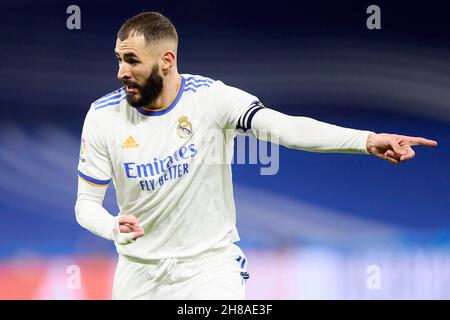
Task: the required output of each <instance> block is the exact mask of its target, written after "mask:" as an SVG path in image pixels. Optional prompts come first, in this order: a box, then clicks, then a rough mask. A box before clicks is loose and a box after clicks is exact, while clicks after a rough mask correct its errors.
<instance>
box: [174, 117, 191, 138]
mask: <svg viewBox="0 0 450 320" xmlns="http://www.w3.org/2000/svg"><path fill="white" fill-rule="evenodd" d="M177 133H178V136H179V137H180V138H189V137H190V136H191V135H192V123H190V122H189V120H188V118H187V116H182V117H180V118H178V126H177Z"/></svg>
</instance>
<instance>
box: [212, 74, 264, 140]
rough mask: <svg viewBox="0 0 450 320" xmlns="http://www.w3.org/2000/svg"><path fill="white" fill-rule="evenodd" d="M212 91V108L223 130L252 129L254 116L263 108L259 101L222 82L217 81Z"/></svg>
mask: <svg viewBox="0 0 450 320" xmlns="http://www.w3.org/2000/svg"><path fill="white" fill-rule="evenodd" d="M212 89H213V90H211V93H212V95H213V96H212V97H211V99H212V101H213V105H212V108H213V110H214V112H215V116H216V120H217V123H218V124H219V126H220V127H221V128H222V129H233V130H238V129H241V130H243V131H244V132H245V131H246V130H248V129H250V128H251V119H252V118H253V116H254V114H255V113H256V112H257V111H258V110H259V109H261V108H263V105H262V104H261V103H260V102H259V99H258V98H257V97H255V96H254V95H251V94H250V93H247V92H245V91H243V90H241V89H238V88H235V87H231V86H228V85H226V84H224V83H223V82H222V81H215V82H214V83H213V85H212Z"/></svg>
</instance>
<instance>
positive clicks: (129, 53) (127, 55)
mask: <svg viewBox="0 0 450 320" xmlns="http://www.w3.org/2000/svg"><path fill="white" fill-rule="evenodd" d="M115 54H116V57H119V54H118V53H117V51H116V52H115ZM123 57H124V58H125V59H127V58H136V59H139V58H138V56H137V55H136V54H135V53H134V52H126V53H124V54H123Z"/></svg>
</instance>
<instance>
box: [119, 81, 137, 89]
mask: <svg viewBox="0 0 450 320" xmlns="http://www.w3.org/2000/svg"><path fill="white" fill-rule="evenodd" d="M122 84H123V85H124V86H129V87H135V88H139V85H138V84H137V83H136V82H133V81H129V80H123V81H122Z"/></svg>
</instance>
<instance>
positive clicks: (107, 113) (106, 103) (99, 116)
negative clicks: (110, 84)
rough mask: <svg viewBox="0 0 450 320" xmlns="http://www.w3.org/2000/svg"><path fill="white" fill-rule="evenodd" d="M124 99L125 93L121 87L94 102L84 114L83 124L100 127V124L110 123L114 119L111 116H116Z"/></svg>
mask: <svg viewBox="0 0 450 320" xmlns="http://www.w3.org/2000/svg"><path fill="white" fill-rule="evenodd" d="M125 98H126V91H125V88H123V87H122V88H120V89H117V90H115V91H113V92H110V93H108V94H105V95H104V96H102V97H101V98H99V99H97V100H95V101H94V102H93V103H91V106H90V108H89V110H88V112H87V114H86V118H85V124H86V125H94V126H100V127H102V124H107V123H110V121H109V120H112V119H113V118H114V117H112V115H113V114H117V112H118V111H119V106H120V105H121V104H122V103H123V101H125Z"/></svg>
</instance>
